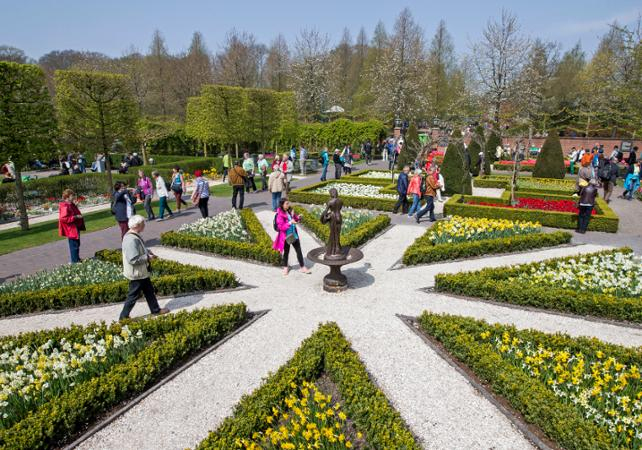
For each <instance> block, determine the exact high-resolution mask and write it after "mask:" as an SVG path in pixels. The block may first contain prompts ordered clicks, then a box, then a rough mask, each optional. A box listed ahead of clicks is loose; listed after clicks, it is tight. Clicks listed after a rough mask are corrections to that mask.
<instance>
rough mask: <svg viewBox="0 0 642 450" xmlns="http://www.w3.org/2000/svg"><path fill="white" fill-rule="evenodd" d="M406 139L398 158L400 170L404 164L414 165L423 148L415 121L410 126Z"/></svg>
mask: <svg viewBox="0 0 642 450" xmlns="http://www.w3.org/2000/svg"><path fill="white" fill-rule="evenodd" d="M404 141H405V142H404V145H403V148H402V149H401V153H400V154H399V157H398V158H397V168H398V169H399V170H401V169H403V166H406V165H407V166H410V167H412V166H413V165H414V163H415V159H416V158H417V155H418V154H419V151H420V150H421V142H420V141H419V132H418V131H417V126H416V125H415V124H414V123H413V124H411V125H410V126H409V127H408V131H406V136H405V139H404Z"/></svg>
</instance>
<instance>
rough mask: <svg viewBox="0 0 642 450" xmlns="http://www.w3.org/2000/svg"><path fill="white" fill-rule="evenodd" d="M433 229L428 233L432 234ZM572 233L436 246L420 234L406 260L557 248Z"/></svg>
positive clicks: (415, 261)
mask: <svg viewBox="0 0 642 450" xmlns="http://www.w3.org/2000/svg"><path fill="white" fill-rule="evenodd" d="M429 232H430V230H428V231H427V232H426V234H427V233H429ZM571 237H572V235H571V234H570V233H567V232H566V231H556V232H554V233H533V234H525V235H518V236H510V237H503V238H497V239H482V240H478V241H466V242H458V243H450V244H438V245H433V244H432V243H431V242H430V241H428V240H427V239H425V235H424V236H420V237H419V238H417V240H416V241H415V242H414V243H413V244H412V245H411V246H410V247H408V248H407V249H406V251H405V252H404V254H403V263H404V264H406V265H409V266H410V265H416V264H429V263H433V262H437V261H447V260H452V259H461V258H470V257H473V256H483V255H491V254H497V253H513V252H520V251H524V250H531V249H534V248H542V247H554V246H556V245H561V244H568V243H569V242H570V241H571Z"/></svg>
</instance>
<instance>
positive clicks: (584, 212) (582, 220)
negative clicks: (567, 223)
mask: <svg viewBox="0 0 642 450" xmlns="http://www.w3.org/2000/svg"><path fill="white" fill-rule="evenodd" d="M592 212H593V207H592V206H582V205H580V213H579V215H578V218H577V229H578V231H580V232H581V233H584V232H585V231H586V230H587V228H588V225H589V221H590V220H591V213H592Z"/></svg>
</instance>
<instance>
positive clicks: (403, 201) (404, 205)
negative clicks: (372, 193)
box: [392, 193, 408, 214]
mask: <svg viewBox="0 0 642 450" xmlns="http://www.w3.org/2000/svg"><path fill="white" fill-rule="evenodd" d="M400 206H401V211H402V212H403V213H404V214H405V213H406V212H407V211H408V199H407V198H406V194H405V193H404V194H399V198H398V199H397V203H396V204H395V207H394V208H393V210H392V212H393V213H395V214H397V212H398V211H399V207H400Z"/></svg>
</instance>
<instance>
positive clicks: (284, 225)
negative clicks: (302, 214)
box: [272, 208, 300, 253]
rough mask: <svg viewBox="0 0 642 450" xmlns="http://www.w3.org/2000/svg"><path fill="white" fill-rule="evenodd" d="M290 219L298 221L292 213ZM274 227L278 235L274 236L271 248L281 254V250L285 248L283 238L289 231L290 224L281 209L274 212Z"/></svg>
mask: <svg viewBox="0 0 642 450" xmlns="http://www.w3.org/2000/svg"><path fill="white" fill-rule="evenodd" d="M292 218H293V219H294V220H295V221H297V222H298V221H299V220H300V218H299V216H298V215H297V214H294V213H292ZM276 227H277V228H278V230H279V233H278V234H277V235H276V238H275V239H274V244H272V248H273V249H274V250H276V251H278V252H281V253H282V252H283V248H284V247H285V238H286V237H287V235H288V230H289V229H290V224H289V219H288V213H286V212H285V211H283V210H282V209H281V208H279V209H277V211H276ZM295 228H296V226H295Z"/></svg>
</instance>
